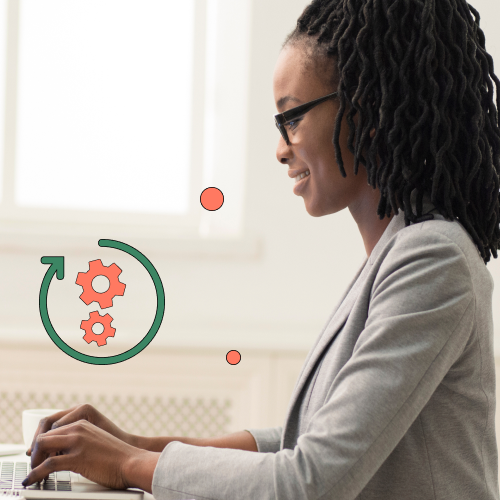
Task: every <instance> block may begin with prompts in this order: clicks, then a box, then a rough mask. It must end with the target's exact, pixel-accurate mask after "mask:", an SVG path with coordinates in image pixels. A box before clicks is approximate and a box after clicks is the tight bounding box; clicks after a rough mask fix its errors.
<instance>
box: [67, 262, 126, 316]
mask: <svg viewBox="0 0 500 500" xmlns="http://www.w3.org/2000/svg"><path fill="white" fill-rule="evenodd" d="M121 272H122V270H121V269H120V268H119V267H118V266H117V265H116V264H111V265H110V266H107V267H106V266H103V265H102V262H101V259H97V260H92V261H90V262H89V270H88V271H87V272H86V273H78V276H77V277H76V284H77V285H80V286H81V287H82V288H83V293H82V294H81V295H80V298H81V299H82V300H83V302H85V304H87V305H89V304H90V303H91V302H98V303H99V307H100V308H101V309H106V308H107V307H112V305H113V298H114V297H116V296H117V295H123V294H124V293H125V284H124V283H122V282H121V281H120V280H119V279H118V276H119V275H120V274H121ZM96 276H106V278H108V280H109V288H108V289H107V290H106V291H105V292H102V293H99V292H96V291H95V290H94V289H93V288H92V280H93V279H94V278H95V277H96Z"/></svg>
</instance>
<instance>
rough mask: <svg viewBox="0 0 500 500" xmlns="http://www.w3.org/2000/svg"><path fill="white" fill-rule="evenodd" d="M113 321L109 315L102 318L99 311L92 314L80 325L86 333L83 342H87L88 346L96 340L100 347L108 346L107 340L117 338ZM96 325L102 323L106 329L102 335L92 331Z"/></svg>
mask: <svg viewBox="0 0 500 500" xmlns="http://www.w3.org/2000/svg"><path fill="white" fill-rule="evenodd" d="M112 321H113V318H112V317H111V316H110V315H109V314H106V315H105V316H101V315H100V314H99V313H98V312H97V311H93V312H91V313H90V316H89V319H87V320H83V321H82V323H81V324H80V328H81V329H82V330H85V332H86V333H85V335H84V336H83V340H85V341H86V342H87V344H90V343H91V342H92V341H93V340H95V341H96V342H97V345H98V346H99V347H101V346H103V345H106V340H107V338H108V337H114V336H115V332H116V328H113V327H112V326H111V322H112ZM96 323H100V324H101V325H102V326H103V327H104V331H103V332H102V333H101V334H96V333H94V332H93V331H92V327H93V326H94V325H95V324H96Z"/></svg>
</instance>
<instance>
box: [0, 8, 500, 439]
mask: <svg viewBox="0 0 500 500" xmlns="http://www.w3.org/2000/svg"><path fill="white" fill-rule="evenodd" d="M308 3H309V2H307V1H304V0H238V1H237V2H235V1H234V0H183V1H182V2H173V1H170V0H140V1H139V0H85V1H83V0H73V1H71V2H68V1H67V0H44V1H43V2H40V1H39V0H0V96H1V98H0V442H11V443H18V442H19V443H20V442H22V433H21V419H20V415H21V411H22V410H23V409H25V408H44V407H45V408H67V407H69V406H71V405H74V404H77V403H81V402H91V403H93V404H94V405H95V406H96V407H97V408H98V409H100V410H101V411H103V412H104V413H105V414H106V415H107V416H109V417H110V418H112V419H113V420H114V421H116V423H117V424H118V425H120V426H122V427H123V428H125V429H126V430H128V431H130V432H135V433H138V434H144V435H158V434H160V435H161V434H163V435H175V436H185V435H189V436H198V437H208V436H215V435H221V434H224V433H228V432H234V431H237V430H241V429H243V428H245V427H246V428H248V427H268V426H278V425H282V423H283V419H284V418H285V414H286V411H287V407H288V401H289V397H290V395H291V393H292V391H293V388H294V386H295V382H296V380H297V377H298V375H299V372H300V369H301V367H302V363H303V361H304V359H305V357H306V355H307V353H308V351H309V349H310V347H311V346H312V344H313V343H314V341H315V339H316V338H317V336H318V335H319V334H320V333H321V330H322V328H323V326H324V325H325V323H326V321H327V319H328V317H329V315H330V313H331V311H332V309H333V308H334V307H335V306H336V305H337V302H338V300H339V299H340V298H341V296H342V294H343V292H344V290H345V288H346V287H347V285H348V284H349V282H350V281H351V279H352V278H353V276H354V274H355V273H356V271H357V270H358V268H359V267H360V265H361V264H362V262H363V260H364V258H365V250H364V245H363V241H362V239H361V236H360V234H359V231H358V229H357V226H356V224H355V222H354V220H353V219H352V217H351V215H350V213H349V211H348V210H344V211H342V212H340V213H337V214H334V215H332V216H329V217H321V218H313V217H311V216H309V215H308V214H307V212H306V210H305V207H304V203H303V200H302V198H300V197H297V196H295V195H294V194H293V192H292V188H293V180H291V179H290V178H288V175H287V166H286V165H281V164H279V163H278V162H277V160H276V156H275V149H276V145H277V142H278V139H279V132H278V131H277V130H276V127H275V125H274V120H273V116H272V115H273V114H274V113H275V112H276V110H275V105H274V98H273V94H272V75H273V70H274V65H275V62H276V59H277V56H278V54H279V51H280V47H281V44H282V42H283V40H284V38H285V36H286V35H287V33H288V32H289V31H291V30H292V29H293V27H294V26H295V23H296V20H297V18H298V16H299V15H300V14H301V12H302V10H303V9H304V7H305V6H306V5H307V4H308ZM473 5H474V7H476V8H477V9H478V10H479V12H480V14H481V17H482V20H481V27H482V29H483V31H484V32H485V35H486V49H487V50H488V52H489V53H490V54H492V56H493V58H494V60H495V61H498V64H500V34H499V32H498V30H497V29H496V23H497V22H498V20H499V19H500V5H499V4H498V2H491V1H490V0H475V1H474V2H473ZM497 74H499V75H500V71H499V70H498V69H497ZM4 96H5V98H4ZM209 186H216V187H218V188H219V189H220V190H221V191H222V192H223V194H224V204H223V206H222V208H221V209H219V210H217V211H212V212H209V211H206V210H204V209H203V208H202V207H201V205H200V194H201V192H202V191H203V189H205V188H206V187H209ZM100 238H108V239H115V240H118V241H122V242H125V243H127V244H129V245H132V246H134V247H135V248H137V249H138V250H139V251H141V252H142V253H143V254H144V255H146V256H147V257H148V258H149V259H150V260H151V262H152V263H153V265H154V266H155V268H156V269H157V271H158V273H159V275H160V276H161V279H162V282H163V286H164V288H165V296H166V309H165V316H164V319H163V322H162V325H161V328H160V329H159V331H158V333H157V335H156V337H155V338H154V340H153V341H152V342H151V343H150V345H149V346H148V347H147V348H146V349H145V350H144V351H142V352H141V353H140V354H138V355H137V356H135V357H133V358H132V359H130V360H128V361H125V362H123V363H119V364H115V365H109V366H97V365H92V364H86V363H83V362H80V361H77V360H75V359H73V358H71V357H69V356H68V355H66V354H65V353H63V352H62V351H61V350H59V349H58V348H57V347H56V345H55V344H54V343H53V342H52V340H51V339H50V338H49V336H48V335H47V333H46V332H45V330H44V328H43V325H42V322H41V320H40V313H39V292H40V285H41V283H42V280H43V277H44V276H45V273H46V272H47V269H48V266H46V265H42V264H41V262H40V258H41V257H42V256H51V255H56V256H59V255H63V256H64V257H65V279H64V280H62V281H58V280H56V279H55V278H54V279H53V281H52V284H51V286H50V291H49V298H48V309H49V314H50V317H51V320H52V323H53V325H54V328H55V330H56V331H57V332H58V334H59V335H60V337H61V338H62V339H63V340H64V341H65V342H67V343H68V345H70V346H72V347H74V348H75V349H77V350H80V351H81V352H86V353H90V354H92V355H94V356H108V355H111V354H115V353H117V352H123V351H125V350H127V349H129V348H130V347H132V346H133V345H135V344H136V343H137V342H139V341H140V340H141V339H142V338H143V337H144V335H145V334H146V332H147V331H148V328H149V327H150V325H151V323H152V320H153V317H154V314H155V305H156V303H155V300H156V299H155V291H154V287H153V283H152V280H151V278H150V277H149V275H148V274H147V273H146V271H145V269H144V268H143V267H142V266H141V264H139V263H138V262H137V261H136V260H134V259H133V258H132V257H130V256H128V255H127V254H124V253H122V252H120V251H118V250H114V249H109V248H100V247H99V246H98V244H97V242H98V240H99V239H100ZM95 259H101V260H102V262H103V264H104V265H105V266H109V265H111V264H112V263H116V264H117V265H118V266H119V267H120V269H121V270H122V274H121V275H120V280H121V281H122V282H124V283H125V284H126V292H125V294H124V296H123V297H115V298H114V299H113V307H112V308H108V309H104V310H101V309H100V308H99V307H98V306H97V305H96V303H93V304H92V305H86V304H84V303H83V302H82V301H81V300H80V299H79V296H80V294H81V293H82V288H81V287H80V286H79V285H77V284H76V283H75V281H76V277H77V274H78V273H79V272H86V271H87V270H88V269H89V262H90V261H91V260H95ZM499 260H500V259H499ZM487 268H488V270H489V271H490V273H491V274H492V276H493V279H494V281H495V283H500V262H499V261H498V260H495V259H492V260H491V261H490V263H489V264H488V266H487ZM104 280H105V279H104ZM105 281H106V280H105ZM106 283H107V282H106ZM106 283H102V282H101V283H97V282H96V283H94V285H95V286H96V287H97V288H99V287H103V288H102V289H98V291H104V290H105V289H106V287H107V284H106ZM493 305H494V323H495V355H496V356H497V359H498V360H500V341H499V340H500V290H499V287H498V285H497V286H496V289H495V291H494V295H493ZM94 310H97V311H99V312H100V313H101V314H103V315H104V314H106V313H109V314H110V315H111V316H112V317H113V323H112V325H113V326H114V328H116V333H115V337H113V338H110V339H108V342H107V345H106V346H103V347H98V346H97V345H96V344H95V343H92V344H91V345H87V344H86V342H85V341H84V340H83V339H82V336H83V334H84V332H83V330H81V329H80V323H81V321H82V320H86V319H88V318H89V314H90V312H92V311H94ZM230 350H237V351H239V353H240V354H241V361H240V362H239V363H238V364H237V365H230V364H228V362H227V361H226V354H227V353H228V351H230ZM498 373H500V368H497V374H498ZM499 385H500V384H497V386H499ZM499 399H500V398H499ZM497 427H498V426H497Z"/></svg>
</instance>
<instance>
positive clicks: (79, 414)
mask: <svg viewBox="0 0 500 500" xmlns="http://www.w3.org/2000/svg"><path fill="white" fill-rule="evenodd" d="M71 410H72V411H68V412H67V413H65V414H64V415H62V416H61V417H59V418H58V419H56V420H54V421H53V423H52V426H51V429H57V428H58V427H62V426H63V425H68V424H71V423H73V422H77V421H78V420H88V421H89V422H91V423H94V422H93V420H94V419H93V418H92V417H94V415H95V414H96V413H98V412H97V410H96V409H95V408H94V407H93V406H92V405H89V404H83V405H78V406H75V407H73V408H71Z"/></svg>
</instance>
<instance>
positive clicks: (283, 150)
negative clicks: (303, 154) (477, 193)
mask: <svg viewBox="0 0 500 500" xmlns="http://www.w3.org/2000/svg"><path fill="white" fill-rule="evenodd" d="M292 157H293V153H292V150H291V148H290V146H288V145H287V143H286V142H285V139H283V137H282V136H281V134H280V138H279V140H278V147H277V148H276V159H277V160H278V161H279V162H280V163H283V164H284V165H286V164H288V163H289V162H290V160H291V159H292Z"/></svg>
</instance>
